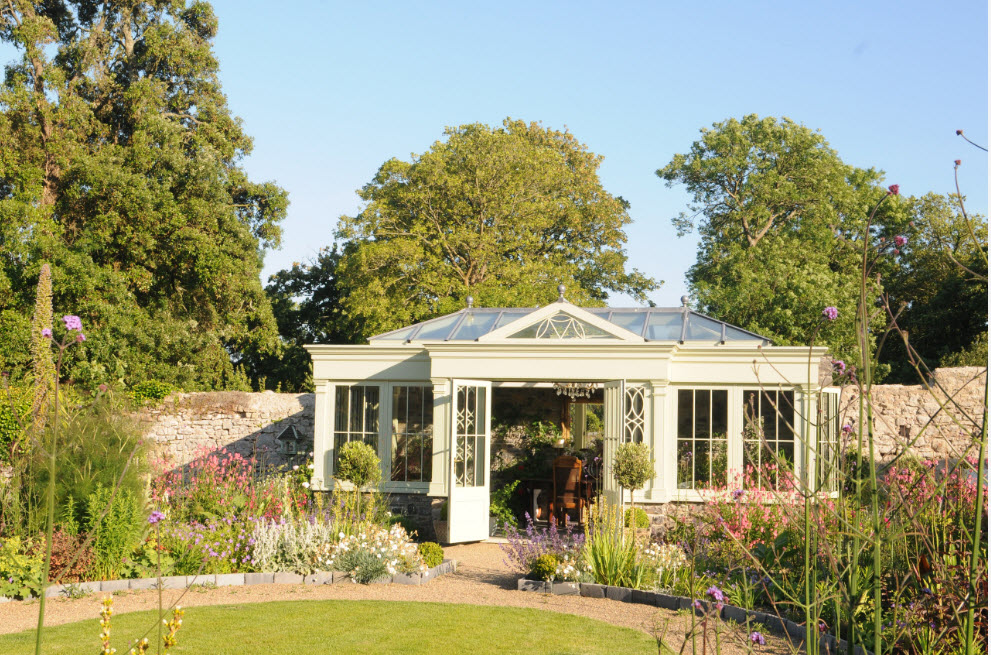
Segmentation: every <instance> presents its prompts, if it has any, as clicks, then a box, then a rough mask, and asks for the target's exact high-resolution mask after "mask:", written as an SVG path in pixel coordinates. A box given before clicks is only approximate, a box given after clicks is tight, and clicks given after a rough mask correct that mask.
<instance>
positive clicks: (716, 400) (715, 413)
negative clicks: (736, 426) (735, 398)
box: [712, 389, 729, 439]
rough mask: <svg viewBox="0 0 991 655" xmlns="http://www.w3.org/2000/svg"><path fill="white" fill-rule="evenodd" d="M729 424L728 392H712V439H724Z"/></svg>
mask: <svg viewBox="0 0 991 655" xmlns="http://www.w3.org/2000/svg"><path fill="white" fill-rule="evenodd" d="M728 423H729V392H728V391H726V390H725V389H723V390H716V391H713V392H712V438H713V439H716V438H721V439H725V438H726V431H727V429H728V428H727V424H728Z"/></svg>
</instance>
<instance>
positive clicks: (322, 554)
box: [315, 525, 427, 583]
mask: <svg viewBox="0 0 991 655" xmlns="http://www.w3.org/2000/svg"><path fill="white" fill-rule="evenodd" d="M315 562H316V568H319V569H324V570H331V569H333V570H336V571H346V572H348V573H350V574H351V578H352V579H353V580H354V581H355V582H362V583H367V582H371V581H373V580H376V579H378V578H380V577H383V576H385V575H394V574H396V573H414V572H416V571H423V570H426V568H427V567H426V566H425V565H424V563H423V558H422V557H421V556H420V551H419V549H418V548H417V546H416V544H414V543H412V542H411V541H410V540H409V535H407V534H406V531H405V530H403V529H402V528H401V527H400V526H398V525H394V526H392V528H390V529H389V530H385V529H383V528H382V527H379V526H376V525H371V526H365V527H364V528H362V529H361V530H360V531H359V532H358V533H357V534H355V535H351V536H345V537H344V538H343V539H341V540H340V541H339V542H337V543H335V544H328V545H327V546H324V547H323V548H320V549H319V550H318V552H317V556H316V558H315Z"/></svg>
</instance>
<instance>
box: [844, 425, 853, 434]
mask: <svg viewBox="0 0 991 655" xmlns="http://www.w3.org/2000/svg"><path fill="white" fill-rule="evenodd" d="M851 432H853V426H852V425H850V424H849V423H847V424H846V425H844V426H843V434H850V433H851Z"/></svg>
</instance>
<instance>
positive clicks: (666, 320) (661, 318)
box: [647, 311, 684, 341]
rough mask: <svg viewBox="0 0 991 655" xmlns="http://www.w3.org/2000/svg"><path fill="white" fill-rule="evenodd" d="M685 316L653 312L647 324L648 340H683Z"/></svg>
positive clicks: (675, 313)
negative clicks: (682, 331) (682, 322)
mask: <svg viewBox="0 0 991 655" xmlns="http://www.w3.org/2000/svg"><path fill="white" fill-rule="evenodd" d="M683 316H684V315H683V314H682V313H681V312H679V311H674V312H656V311H655V312H651V313H650V322H649V323H648V324H647V338H648V339H650V340H651V341H678V340H679V339H681V321H682V318H683Z"/></svg>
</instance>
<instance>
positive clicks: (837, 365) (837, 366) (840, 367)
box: [833, 359, 846, 375]
mask: <svg viewBox="0 0 991 655" xmlns="http://www.w3.org/2000/svg"><path fill="white" fill-rule="evenodd" d="M833 370H834V371H836V372H837V373H839V374H840V375H843V374H844V373H846V362H844V361H843V360H842V359H834V360H833Z"/></svg>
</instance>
